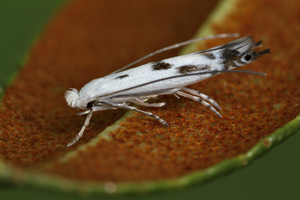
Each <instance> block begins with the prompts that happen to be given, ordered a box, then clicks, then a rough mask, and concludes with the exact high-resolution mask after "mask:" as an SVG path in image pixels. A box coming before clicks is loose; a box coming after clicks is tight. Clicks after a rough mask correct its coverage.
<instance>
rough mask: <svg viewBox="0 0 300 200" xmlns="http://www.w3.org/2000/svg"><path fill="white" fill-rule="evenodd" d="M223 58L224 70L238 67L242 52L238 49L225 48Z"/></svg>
mask: <svg viewBox="0 0 300 200" xmlns="http://www.w3.org/2000/svg"><path fill="white" fill-rule="evenodd" d="M222 59H223V62H222V64H224V70H228V69H229V67H237V65H236V62H240V53H239V52H238V51H236V50H230V49H225V50H224V51H223V52H222Z"/></svg>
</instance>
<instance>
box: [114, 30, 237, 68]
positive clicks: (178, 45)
mask: <svg viewBox="0 0 300 200" xmlns="http://www.w3.org/2000/svg"><path fill="white" fill-rule="evenodd" d="M227 37H239V34H238V33H223V34H218V35H211V36H206V37H201V38H194V39H191V40H187V41H185V42H181V43H177V44H174V45H171V46H168V47H165V48H162V49H159V50H157V51H154V52H152V53H150V54H148V55H146V56H144V57H142V58H140V59H138V60H136V61H134V62H132V63H130V64H128V65H126V66H125V67H122V68H121V69H118V70H116V71H114V72H112V73H111V74H115V73H118V72H120V71H123V70H124V69H127V68H128V67H131V66H132V65H135V64H136V63H139V62H141V61H142V60H145V59H146V58H149V57H151V56H154V55H156V54H159V53H161V52H164V51H168V50H171V49H176V48H178V47H181V46H184V45H187V44H190V43H193V42H198V41H201V40H208V39H214V38H227Z"/></svg>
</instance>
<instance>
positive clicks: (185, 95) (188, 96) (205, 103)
mask: <svg viewBox="0 0 300 200" xmlns="http://www.w3.org/2000/svg"><path fill="white" fill-rule="evenodd" d="M176 94H178V95H180V96H183V97H186V98H189V99H192V100H194V101H198V102H200V103H202V104H203V105H204V106H205V107H207V108H209V109H210V110H211V111H213V112H214V113H215V114H216V115H218V116H219V117H222V115H221V114H220V113H219V112H218V111H217V110H216V109H215V108H214V107H212V106H211V105H210V104H209V103H207V102H206V101H204V100H203V99H201V98H200V97H196V96H193V95H190V94H187V93H184V92H181V91H177V92H176Z"/></svg>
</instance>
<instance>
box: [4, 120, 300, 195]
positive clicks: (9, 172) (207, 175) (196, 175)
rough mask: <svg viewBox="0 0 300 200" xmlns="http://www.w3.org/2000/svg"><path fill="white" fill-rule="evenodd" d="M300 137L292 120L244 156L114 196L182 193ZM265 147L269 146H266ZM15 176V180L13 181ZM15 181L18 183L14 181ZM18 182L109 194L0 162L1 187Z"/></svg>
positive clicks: (120, 186)
mask: <svg viewBox="0 0 300 200" xmlns="http://www.w3.org/2000/svg"><path fill="white" fill-rule="evenodd" d="M296 132H299V133H300V115H299V116H297V117H296V118H295V119H293V120H292V121H290V122H289V123H287V124H286V125H284V126H283V127H282V128H279V129H277V130H276V131H275V132H273V133H272V134H270V135H269V136H267V137H265V138H264V139H262V140H261V141H260V142H258V143H257V144H256V145H255V146H253V147H252V148H251V149H250V150H249V151H248V152H247V153H245V154H240V155H238V156H236V157H234V158H231V159H227V160H224V161H223V162H221V163H219V164H216V165H214V166H212V167H209V168H207V169H204V170H200V171H195V172H191V173H188V174H187V175H185V176H182V177H180V178H175V179H166V180H159V181H137V182H124V183H116V186H117V190H116V192H115V194H119V195H120V194H135V193H149V192H158V191H166V190H173V189H181V188H185V187H188V186H191V185H196V184H201V183H204V182H207V181H210V180H212V179H214V178H216V177H219V176H221V175H225V174H228V173H230V172H233V171H234V170H235V169H238V168H242V167H245V166H247V165H249V164H250V163H251V162H252V161H254V160H255V159H257V158H259V157H261V156H262V155H264V154H266V153H267V152H268V151H270V150H271V149H272V148H274V147H275V146H277V145H279V144H280V143H282V142H284V141H285V140H286V139H287V138H289V137H290V136H292V135H293V134H295V133H296ZM266 144H268V145H266ZM16 174H18V177H16ZM16 179H17V180H18V181H17V180H16ZM16 182H19V183H21V184H23V185H29V186H33V187H38V188H45V189H50V190H59V191H62V192H69V193H78V192H80V193H88V194H108V193H109V192H108V191H107V190H106V189H105V186H106V184H107V183H104V182H103V183H96V182H88V181H78V180H67V179H64V178H62V177H57V176H53V175H47V174H43V173H39V172H36V171H30V170H28V171H24V172H23V173H21V174H20V170H18V169H16V168H15V167H12V166H9V165H8V164H6V163H4V162H3V161H0V183H5V184H7V183H12V184H16Z"/></svg>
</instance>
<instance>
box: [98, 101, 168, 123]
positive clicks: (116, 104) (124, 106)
mask: <svg viewBox="0 0 300 200" xmlns="http://www.w3.org/2000/svg"><path fill="white" fill-rule="evenodd" d="M101 103H103V104H107V105H109V106H112V107H117V108H120V109H125V110H133V111H136V112H139V113H142V114H145V115H148V116H150V117H153V118H154V119H156V120H157V121H159V122H160V123H162V124H163V125H165V126H169V125H168V123H167V122H165V121H164V120H163V119H161V118H160V117H159V116H157V115H154V114H152V113H151V112H146V111H143V110H139V109H137V108H136V107H133V106H128V105H126V104H125V103H112V102H104V101H101Z"/></svg>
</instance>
